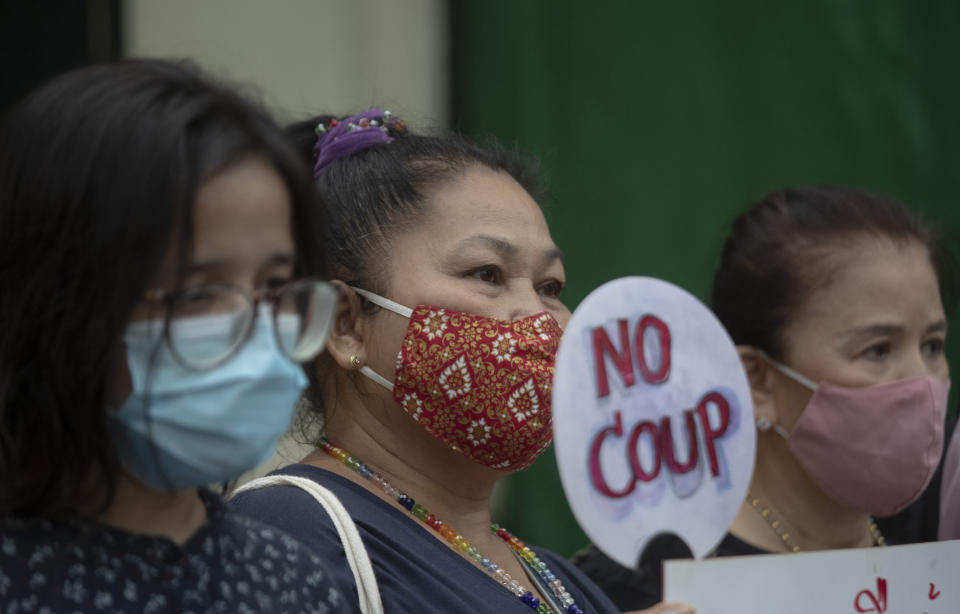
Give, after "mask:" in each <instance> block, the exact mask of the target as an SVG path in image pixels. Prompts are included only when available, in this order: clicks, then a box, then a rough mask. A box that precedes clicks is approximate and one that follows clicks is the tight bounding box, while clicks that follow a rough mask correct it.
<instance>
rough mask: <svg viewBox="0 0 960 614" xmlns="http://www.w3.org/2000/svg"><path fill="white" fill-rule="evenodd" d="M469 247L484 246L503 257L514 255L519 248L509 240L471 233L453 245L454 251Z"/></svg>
mask: <svg viewBox="0 0 960 614" xmlns="http://www.w3.org/2000/svg"><path fill="white" fill-rule="evenodd" d="M470 247H486V248H488V249H492V250H493V251H495V252H497V253H498V254H500V255H501V256H503V257H504V258H510V257H513V256H516V254H517V252H519V251H520V248H519V247H517V246H516V245H514V244H513V243H511V242H510V241H507V240H506V239H501V238H498V237H493V236H490V235H473V236H472V237H468V238H466V239H463V240H462V241H459V242H458V243H457V244H456V245H455V246H454V249H455V250H456V251H460V250H461V249H467V248H470Z"/></svg>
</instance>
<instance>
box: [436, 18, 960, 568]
mask: <svg viewBox="0 0 960 614" xmlns="http://www.w3.org/2000/svg"><path fill="white" fill-rule="evenodd" d="M451 7H452V11H453V20H454V29H453V44H454V54H455V60H454V73H453V78H454V84H455V86H454V100H455V103H454V105H455V106H454V113H453V117H454V118H455V122H456V123H457V124H458V127H459V128H460V129H461V130H463V131H465V132H466V133H468V134H474V135H480V134H489V133H493V134H495V135H497V136H499V137H500V138H501V139H504V140H506V141H508V142H517V143H518V144H519V145H520V146H521V148H523V149H526V150H528V151H531V152H533V153H535V154H538V155H539V156H540V157H541V158H542V160H543V162H544V167H545V169H546V171H547V178H548V184H549V188H550V190H551V192H552V198H551V200H550V202H549V204H548V206H549V209H548V213H547V216H548V219H549V221H550V225H551V229H552V232H553V235H554V239H555V240H556V241H557V243H558V244H559V245H560V246H561V247H562V248H563V250H564V252H565V253H566V254H567V263H566V266H567V276H568V281H569V285H568V289H567V293H566V299H567V302H568V305H569V306H570V307H571V308H574V307H575V306H576V305H577V303H578V302H579V301H580V300H581V299H582V298H583V297H584V296H585V295H586V294H587V293H588V292H589V291H590V290H591V289H593V288H595V287H596V286H598V285H600V284H601V283H602V282H604V281H607V280H610V279H613V278H615V277H620V276H624V275H636V274H643V275H652V276H655V277H660V278H663V279H666V280H669V281H672V282H674V283H676V284H679V285H681V286H683V287H685V288H687V289H689V290H690V291H692V292H693V293H695V294H697V295H698V296H700V297H701V298H705V297H706V295H707V293H708V289H709V285H710V281H711V275H712V272H713V268H714V266H715V262H716V261H717V256H718V253H719V250H720V246H721V244H722V241H723V239H724V237H725V235H726V233H727V230H728V225H729V222H730V220H731V219H732V218H733V217H734V216H735V214H736V213H738V212H739V211H741V210H743V209H745V208H746V206H747V205H748V203H750V202H752V201H753V200H755V199H757V198H758V197H759V196H761V195H762V194H764V193H765V192H767V191H769V190H772V189H776V188H780V187H784V186H789V185H795V184H811V183H826V182H830V183H846V184H853V185H859V186H865V187H869V188H872V189H875V190H878V191H881V192H885V193H888V194H891V195H893V196H895V197H898V198H900V199H901V200H903V201H905V202H907V203H910V204H911V205H913V206H915V207H917V208H919V209H921V210H922V211H924V212H926V214H927V215H928V216H929V217H930V218H932V219H933V220H934V221H935V222H936V223H937V224H938V225H939V226H940V227H941V228H942V229H943V230H944V231H945V232H947V233H951V234H952V235H953V237H954V239H955V238H956V236H957V232H958V231H960V206H958V202H957V200H958V198H957V196H958V194H960V172H958V169H960V120H958V117H960V111H958V110H960V78H958V77H960V70H958V69H960V66H958V62H960V36H957V32H958V31H960V4H958V3H956V2H946V1H944V2H913V1H911V0H876V1H874V2H836V1H835V0H810V1H807V2H796V3H781V2H766V1H763V0H728V1H725V2H689V1H685V2H629V1H622V2H602V3H601V2H592V3H587V2H573V1H570V0H536V1H535V0H526V1H524V2H515V1H510V0H457V1H455V2H452V3H451ZM952 315H953V316H954V317H953V319H954V320H956V315H957V311H956V310H953V313H952ZM954 324H956V322H954ZM958 342H960V334H957V333H956V331H954V333H953V335H952V337H951V340H950V342H949V346H948V355H949V357H950V358H951V362H952V364H953V365H954V373H955V377H954V380H955V381H957V380H958V378H957V377H956V374H957V373H958V367H960V352H958V350H960V343H958ZM958 388H960V387H958ZM952 399H953V401H952V405H951V406H953V407H955V406H956V399H957V395H956V392H954V394H953V396H952ZM508 492H509V496H508V497H506V499H505V500H506V502H507V503H506V507H507V518H505V524H506V525H507V526H508V527H511V530H514V529H515V530H516V532H517V533H518V534H519V535H520V536H521V537H522V538H523V539H525V540H530V541H532V542H534V543H539V544H542V545H546V546H552V547H554V548H555V549H557V550H559V551H561V552H563V553H565V554H567V553H569V552H571V551H572V550H573V549H575V548H576V547H578V546H579V545H581V544H583V543H585V541H586V539H585V538H584V537H583V535H582V534H581V533H580V531H579V529H578V528H577V527H576V524H575V523H574V521H573V519H572V517H571V516H570V514H569V512H568V511H567V508H566V503H565V502H564V500H563V497H562V494H561V492H560V486H559V483H558V478H557V477H556V469H555V466H554V464H553V460H552V457H549V458H544V459H543V460H542V461H540V462H538V463H537V464H536V465H535V466H534V467H533V468H532V469H531V470H529V471H527V472H523V473H522V474H520V475H518V476H515V477H514V478H511V481H510V484H509V486H508Z"/></svg>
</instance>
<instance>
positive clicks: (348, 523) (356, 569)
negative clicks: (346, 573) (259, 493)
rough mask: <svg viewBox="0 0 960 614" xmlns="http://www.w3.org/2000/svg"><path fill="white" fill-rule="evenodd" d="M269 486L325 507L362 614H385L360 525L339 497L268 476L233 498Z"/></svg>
mask: <svg viewBox="0 0 960 614" xmlns="http://www.w3.org/2000/svg"><path fill="white" fill-rule="evenodd" d="M268 486H295V487H297V488H299V489H301V490H305V491H307V492H308V493H310V495H311V496H313V498H314V499H316V500H317V503H319V504H320V505H322V506H323V509H324V510H326V512H327V514H329V516H330V519H331V520H333V526H334V528H336V530H337V535H339V536H340V542H341V543H342V544H343V551H344V552H345V553H346V555H347V563H348V564H349V565H350V571H351V572H353V579H354V580H355V581H356V584H357V598H358V599H359V600H360V612H361V613H362V614H383V602H382V601H381V600H380V589H379V588H378V587H377V577H376V576H375V575H374V573H373V565H371V564H370V557H369V556H368V555H367V549H366V547H365V546H364V545H363V540H361V539H360V532H359V531H357V525H355V524H354V522H353V519H352V518H350V514H349V513H348V512H347V509H346V508H345V507H343V504H342V503H340V500H339V499H337V496H336V495H335V494H333V493H332V492H330V491H329V490H328V489H326V488H324V487H323V486H321V485H319V484H317V483H316V482H314V481H313V480H309V479H307V478H301V477H297V476H292V475H269V476H266V477H262V478H257V479H256V480H251V481H249V482H247V483H246V484H244V485H243V486H241V487H240V488H238V489H237V490H235V491H234V492H233V495H231V496H236V495H237V494H239V493H242V492H246V491H248V490H256V489H258V488H266V487H268Z"/></svg>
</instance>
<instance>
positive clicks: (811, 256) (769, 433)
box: [579, 186, 950, 607]
mask: <svg viewBox="0 0 960 614" xmlns="http://www.w3.org/2000/svg"><path fill="white" fill-rule="evenodd" d="M941 268H942V267H941V257H940V251H939V249H938V247H937V244H936V241H935V237H934V233H933V230H932V229H931V228H930V227H928V226H926V225H925V224H923V223H922V222H921V221H920V220H918V219H917V218H916V217H915V216H914V215H912V214H911V213H909V212H908V211H907V210H906V208H904V207H903V206H902V205H900V204H899V203H897V202H894V201H892V200H891V199H888V198H886V197H884V196H881V195H879V194H875V193H871V192H867V191H865V190H859V189H855V188H847V187H838V186H821V187H801V188H793V189H786V190H782V191H779V192H774V193H772V194H770V195H768V196H767V197H765V198H764V199H763V200H762V201H760V202H759V203H758V204H756V205H755V206H753V207H752V208H751V209H750V210H749V211H747V212H746V213H745V214H743V215H742V216H740V217H739V218H738V219H737V220H735V221H734V223H733V232H732V234H731V235H730V236H729V238H728V239H727V241H726V244H725V246H724V249H723V253H722V257H721V261H720V265H719V267H718V269H717V271H716V275H715V278H714V286H713V296H712V303H713V305H712V306H713V310H714V312H715V313H716V315H717V317H718V318H719V319H720V321H721V322H722V323H723V324H724V326H725V327H726V328H727V330H728V331H729V333H730V335H731V337H732V338H733V340H734V341H735V342H736V343H737V345H738V349H739V353H740V356H741V359H742V361H743V364H744V367H745V369H746V372H747V375H748V377H749V380H750V384H751V388H752V394H753V403H754V408H755V414H756V416H755V417H756V427H757V431H758V433H757V435H758V437H757V458H756V465H755V469H754V474H753V480H752V482H751V485H750V489H749V493H748V496H747V499H746V501H745V502H744V503H743V506H742V507H741V509H740V512H739V514H738V515H737V517H736V518H735V520H734V522H733V525H732V526H731V528H730V532H729V534H728V535H727V536H726V537H725V538H724V540H723V541H722V542H721V543H720V544H719V546H718V547H717V550H716V552H715V555H716V556H732V555H749V554H760V553H776V552H799V551H810V550H825V549H836V548H866V547H871V546H879V545H883V544H884V543H885V542H886V539H885V538H884V536H883V534H882V532H881V529H880V528H878V526H877V523H876V522H875V521H874V518H878V517H886V516H891V515H894V514H897V513H898V512H901V511H902V510H904V509H905V508H906V507H907V506H909V505H910V504H911V503H912V502H914V501H915V500H917V499H918V498H919V497H920V496H921V494H923V493H924V490H925V489H926V487H927V486H928V484H929V483H930V481H931V478H932V477H933V475H934V473H935V471H936V469H937V465H938V463H939V461H940V458H941V454H942V449H943V431H944V419H945V410H946V402H947V395H948V392H949V388H950V382H949V371H948V367H947V361H946V358H945V356H944V351H943V350H944V341H945V337H946V331H947V322H946V318H945V315H944V309H943V305H942V301H941V296H940V283H939V278H938V271H939V270H940V269H941ZM929 537H932V535H930V536H929ZM579 565H580V566H581V568H582V569H584V570H585V571H586V572H587V573H588V575H590V576H591V577H593V578H594V579H595V580H596V581H597V582H598V583H599V584H600V585H601V586H602V587H603V588H605V589H607V591H608V593H609V594H610V595H611V596H612V597H613V598H614V601H615V602H617V604H618V605H620V606H621V607H639V606H642V605H644V604H645V603H649V602H652V601H654V600H656V598H657V594H658V592H659V587H658V586H657V579H656V578H655V576H656V575H657V573H656V571H649V572H647V573H645V572H644V571H643V570H641V571H640V572H639V573H635V572H632V571H627V570H619V571H618V570H616V569H614V568H612V567H611V563H610V562H608V560H606V559H605V558H604V557H602V555H600V554H599V553H596V552H591V553H589V554H587V555H586V556H583V557H581V558H580V560H579Z"/></svg>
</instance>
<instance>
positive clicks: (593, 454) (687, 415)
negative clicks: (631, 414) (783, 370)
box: [587, 392, 730, 499]
mask: <svg viewBox="0 0 960 614" xmlns="http://www.w3.org/2000/svg"><path fill="white" fill-rule="evenodd" d="M710 404H713V405H714V406H716V408H717V412H718V413H719V415H720V423H719V425H717V426H715V427H714V426H711V424H710V420H709V416H708V414H707V408H708V407H709V406H710ZM683 418H684V426H683V427H682V430H683V431H684V432H685V433H686V436H687V450H688V451H689V456H688V457H687V459H686V460H685V462H682V463H681V462H680V461H678V460H677V452H676V449H675V445H674V441H673V425H672V418H671V417H670V416H665V417H663V418H661V419H660V424H659V426H658V425H657V424H656V423H654V422H651V421H650V420H641V421H639V422H637V423H636V424H635V425H633V428H631V429H630V436H629V437H627V438H626V441H625V442H624V443H626V447H627V449H626V450H625V451H624V452H625V453H624V455H623V456H621V457H620V458H624V459H625V460H626V461H627V463H628V464H629V468H630V474H631V480H630V483H629V484H627V485H626V486H624V487H623V488H621V489H620V490H614V489H613V488H611V487H610V485H609V484H608V483H607V480H606V477H605V476H604V472H603V466H602V464H601V460H600V452H601V449H602V448H603V445H604V443H607V439H608V438H609V437H611V436H612V437H614V438H616V439H620V438H622V437H623V435H624V432H625V429H624V426H623V416H622V415H621V413H620V412H619V411H618V412H615V413H614V414H613V424H611V425H610V426H606V427H604V428H602V429H600V430H599V431H598V432H597V434H596V435H594V437H593V440H592V441H591V442H590V451H589V458H588V459H587V465H588V469H589V473H590V482H591V483H592V484H593V487H594V488H596V489H597V491H598V492H599V493H600V494H602V495H604V496H606V497H611V498H614V499H618V498H620V497H626V496H627V495H629V494H630V493H632V492H633V490H634V488H636V484H637V482H652V481H653V480H655V479H656V478H657V476H658V475H660V470H661V469H662V465H664V464H666V466H667V470H669V471H670V472H671V473H674V474H684V473H688V472H690V471H692V470H693V469H695V468H696V467H697V465H698V464H699V462H700V459H701V458H706V459H707V460H708V462H709V464H710V473H711V475H712V476H713V477H717V476H719V475H720V471H721V467H720V462H719V460H718V454H717V440H718V439H720V438H722V437H723V436H724V434H725V433H726V432H727V429H728V428H729V426H730V403H729V402H728V401H727V399H726V398H725V397H724V396H723V395H722V394H720V393H719V392H708V393H707V394H705V395H703V398H701V399H700V401H699V403H698V404H697V408H696V409H688V410H686V411H684V412H683ZM697 418H699V420H697ZM698 423H699V424H700V430H701V431H702V433H703V436H702V437H698V435H697V424H698ZM644 434H647V435H649V437H648V438H646V439H642V437H643V435H644ZM641 440H643V441H649V442H650V446H651V450H652V452H653V463H652V466H650V467H644V466H643V464H642V463H641V460H640V450H639V447H640V443H641ZM701 445H702V446H703V447H704V448H705V450H704V451H702V452H701V451H700V446H701ZM608 458H609V457H608Z"/></svg>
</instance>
